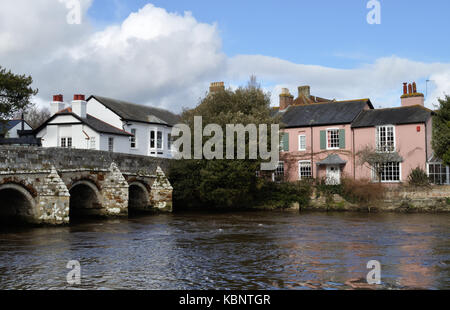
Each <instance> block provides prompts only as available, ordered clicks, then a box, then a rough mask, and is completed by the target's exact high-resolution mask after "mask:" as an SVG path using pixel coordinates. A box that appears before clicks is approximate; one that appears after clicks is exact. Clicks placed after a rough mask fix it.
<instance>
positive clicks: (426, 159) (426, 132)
mask: <svg viewBox="0 0 450 310" xmlns="http://www.w3.org/2000/svg"><path fill="white" fill-rule="evenodd" d="M427 162H428V126H427V122H425V168H426V166H427ZM427 173H428V171H427Z"/></svg>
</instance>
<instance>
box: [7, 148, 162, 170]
mask: <svg viewBox="0 0 450 310" xmlns="http://www.w3.org/2000/svg"><path fill="white" fill-rule="evenodd" d="M112 162H114V163H116V164H117V167H118V168H119V170H120V171H122V173H129V174H133V173H134V174H144V175H154V174H155V171H156V168H157V167H161V169H162V170H163V171H164V172H165V173H167V169H168V166H169V162H170V159H166V158H156V157H148V156H139V155H131V154H122V153H112V152H105V151H96V150H81V149H68V148H42V147H35V146H6V145H4V146H0V171H11V170H12V171H16V170H26V171H31V170H50V169H51V167H52V166H54V167H55V168H56V170H58V171H60V170H62V169H89V170H91V169H95V170H100V169H104V170H108V169H109V167H110V165H111V163H112Z"/></svg>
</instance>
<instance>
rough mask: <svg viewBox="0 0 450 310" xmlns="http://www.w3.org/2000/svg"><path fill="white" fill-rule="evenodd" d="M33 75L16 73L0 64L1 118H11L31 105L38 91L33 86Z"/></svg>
mask: <svg viewBox="0 0 450 310" xmlns="http://www.w3.org/2000/svg"><path fill="white" fill-rule="evenodd" d="M32 83H33V79H32V78H31V76H26V75H18V74H14V73H12V72H11V71H7V70H6V69H5V68H3V67H1V66H0V119H1V120H6V119H8V118H11V117H12V116H13V115H14V114H15V113H17V112H18V111H21V110H24V109H26V108H27V107H28V106H30V105H31V102H30V98H31V97H32V96H34V95H36V94H37V93H38V90H37V89H33V88H31V84H32Z"/></svg>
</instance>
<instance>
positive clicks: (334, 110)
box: [272, 99, 373, 128]
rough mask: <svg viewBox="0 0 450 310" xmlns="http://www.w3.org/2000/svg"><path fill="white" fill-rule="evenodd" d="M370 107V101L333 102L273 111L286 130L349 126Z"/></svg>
mask: <svg viewBox="0 0 450 310" xmlns="http://www.w3.org/2000/svg"><path fill="white" fill-rule="evenodd" d="M366 105H369V107H370V108H373V106H372V103H371V102H370V100H369V99H358V100H350V101H333V102H326V103H314V104H305V105H298V106H295V105H294V106H290V107H288V108H287V109H286V110H285V111H278V110H272V114H273V115H281V122H282V123H283V124H284V125H285V126H286V128H292V127H307V126H320V125H331V124H349V123H351V122H352V121H353V120H354V119H355V118H356V117H357V116H358V115H359V114H360V113H361V111H363V109H364V108H365V107H366Z"/></svg>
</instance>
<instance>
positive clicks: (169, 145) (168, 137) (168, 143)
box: [167, 132, 172, 151]
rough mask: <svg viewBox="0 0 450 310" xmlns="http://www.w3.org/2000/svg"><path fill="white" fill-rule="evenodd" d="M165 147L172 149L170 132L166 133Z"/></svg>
mask: <svg viewBox="0 0 450 310" xmlns="http://www.w3.org/2000/svg"><path fill="white" fill-rule="evenodd" d="M167 149H168V150H169V151H170V150H171V149H172V134H171V133H170V132H169V133H167Z"/></svg>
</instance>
